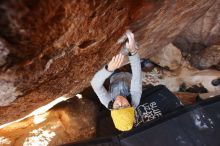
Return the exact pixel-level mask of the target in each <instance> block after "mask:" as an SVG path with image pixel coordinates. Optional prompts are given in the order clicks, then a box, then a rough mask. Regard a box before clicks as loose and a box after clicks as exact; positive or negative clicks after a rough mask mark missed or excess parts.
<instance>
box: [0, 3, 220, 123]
mask: <svg viewBox="0 0 220 146" xmlns="http://www.w3.org/2000/svg"><path fill="white" fill-rule="evenodd" d="M216 4H217V0H209V2H207V1H206V0H191V1H172V0H161V1H144V0H139V1H131V0H120V1H119V0H115V1H110V0H105V1H95V0H85V1H68V0H65V1H60V0H40V1H35V0H31V1H27V0H20V1H15V0H10V1H7V2H4V1H1V7H0V10H1V12H2V13H1V14H0V16H1V18H0V24H1V25H0V26H1V27H0V34H1V36H2V37H3V38H4V39H6V41H7V42H9V43H10V44H11V45H12V46H13V47H14V49H13V50H10V54H9V57H8V58H9V60H11V61H10V63H9V64H8V65H7V67H6V68H4V70H3V69H1V70H0V73H1V76H6V75H8V76H13V77H14V76H15V77H16V78H15V81H14V82H13V85H14V86H15V88H16V91H17V92H19V95H20V97H19V98H17V99H16V100H15V101H14V102H13V103H11V105H10V106H7V107H1V108H0V124H3V123H7V122H9V121H12V120H15V119H17V118H21V117H23V116H25V115H27V114H28V113H30V112H32V111H33V110H34V109H36V108H38V107H40V106H42V105H45V104H47V103H49V102H50V101H52V100H54V99H56V98H57V97H59V96H62V95H63V94H68V95H69V96H74V95H76V94H77V93H79V92H81V91H82V90H83V89H84V88H85V87H87V86H89V81H90V79H91V78H92V76H93V75H94V73H95V72H96V71H97V70H98V69H100V68H101V67H102V66H103V65H104V64H105V63H107V62H108V61H109V60H110V59H111V57H112V56H113V55H115V54H117V53H118V52H119V50H120V48H121V46H119V45H116V42H117V39H118V38H119V37H120V36H121V35H122V34H123V32H124V31H125V30H126V29H127V28H130V29H131V30H132V31H133V32H134V33H135V37H136V40H137V42H138V43H139V46H140V51H139V52H140V54H141V56H142V57H150V56H151V55H153V54H154V53H157V51H158V50H160V49H161V48H163V47H164V46H166V45H167V44H169V43H170V42H172V41H173V40H174V39H175V37H176V36H177V35H178V34H179V33H180V32H182V31H183V30H184V29H185V27H188V26H189V25H190V24H192V23H193V22H195V21H196V20H198V19H199V18H200V17H202V16H203V15H204V14H205V13H206V12H207V10H209V9H210V8H211V7H212V6H215V5H216ZM6 23H9V24H11V25H6ZM6 64H7V63H6ZM8 72H10V74H9V73H8Z"/></svg>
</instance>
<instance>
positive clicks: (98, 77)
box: [91, 67, 112, 108]
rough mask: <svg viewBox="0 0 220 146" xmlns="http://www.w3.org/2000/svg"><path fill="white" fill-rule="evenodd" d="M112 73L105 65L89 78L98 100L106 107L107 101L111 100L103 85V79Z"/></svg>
mask: <svg viewBox="0 0 220 146" xmlns="http://www.w3.org/2000/svg"><path fill="white" fill-rule="evenodd" d="M111 74H112V72H109V71H108V70H107V69H106V68H105V67H103V68H102V69H101V70H99V71H98V72H97V73H96V74H95V75H94V77H93V79H92V80H91V85H92V88H93V90H94V91H95V93H96V94H97V96H98V98H99V100H100V102H101V103H102V104H103V105H104V106H105V107H106V108H108V103H109V102H110V101H111V97H110V95H109V93H108V92H107V90H106V89H105V87H104V86H103V84H104V82H105V80H106V79H107V78H108V77H109V76H110V75H111Z"/></svg>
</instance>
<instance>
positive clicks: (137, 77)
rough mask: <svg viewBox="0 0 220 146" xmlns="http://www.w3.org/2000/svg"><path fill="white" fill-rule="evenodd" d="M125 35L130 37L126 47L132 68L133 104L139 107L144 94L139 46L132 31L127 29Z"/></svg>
mask: <svg viewBox="0 0 220 146" xmlns="http://www.w3.org/2000/svg"><path fill="white" fill-rule="evenodd" d="M125 35H126V36H127V38H128V42H126V48H127V49H128V51H129V56H128V58H129V61H130V64H131V70H132V79H131V87H130V93H131V98H132V105H133V106H134V107H137V106H138V105H139V103H140V99H141V94H142V76H141V64H140V57H139V55H138V52H137V49H138V47H137V44H136V42H135V40H134V34H133V33H132V32H131V31H129V30H127V31H126V33H125Z"/></svg>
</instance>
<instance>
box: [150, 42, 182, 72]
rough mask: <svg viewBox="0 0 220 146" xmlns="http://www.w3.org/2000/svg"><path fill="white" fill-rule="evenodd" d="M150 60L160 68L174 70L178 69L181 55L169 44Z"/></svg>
mask: <svg viewBox="0 0 220 146" xmlns="http://www.w3.org/2000/svg"><path fill="white" fill-rule="evenodd" d="M150 60H151V61H153V62H154V63H156V64H157V65H159V66H161V67H164V68H167V69H169V70H175V69H177V68H179V67H180V64H181V61H182V54H181V51H180V50H179V49H178V48H176V47H175V46H174V45H173V44H169V45H167V46H165V47H164V48H162V49H161V50H160V51H158V52H157V53H156V54H155V55H153V56H152V57H151V58H150Z"/></svg>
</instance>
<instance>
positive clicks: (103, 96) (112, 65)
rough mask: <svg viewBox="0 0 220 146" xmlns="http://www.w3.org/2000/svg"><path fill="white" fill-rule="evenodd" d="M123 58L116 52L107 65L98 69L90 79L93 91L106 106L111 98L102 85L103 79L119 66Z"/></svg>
mask: <svg viewBox="0 0 220 146" xmlns="http://www.w3.org/2000/svg"><path fill="white" fill-rule="evenodd" d="M123 60H124V55H122V54H118V55H116V56H114V57H113V58H112V60H111V61H110V62H109V64H108V65H106V66H105V67H103V68H102V69H101V70H100V71H98V72H97V73H96V74H95V76H94V77H93V79H92V81H91V85H92V88H93V90H94V91H95V93H96V94H97V96H98V98H99V100H100V102H101V103H102V104H103V105H104V106H105V107H106V108H108V104H109V102H110V101H111V100H112V99H111V97H110V95H109V93H108V92H107V90H106V89H105V87H104V86H103V84H104V82H105V80H106V79H107V78H108V77H109V76H110V75H111V74H112V73H113V72H114V70H116V69H117V68H119V67H120V66H121V64H122V62H123Z"/></svg>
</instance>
